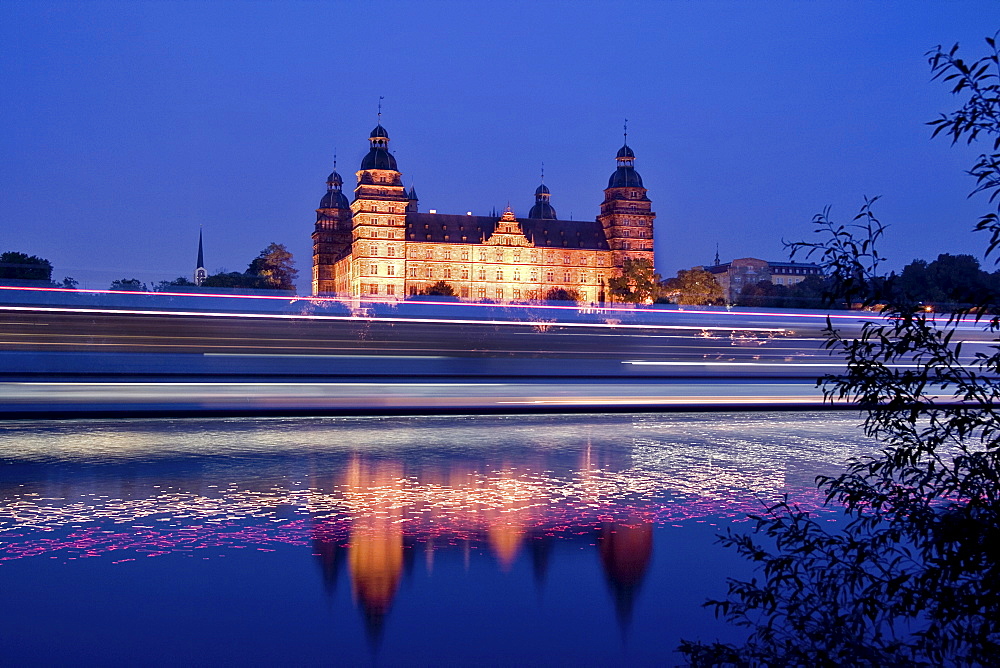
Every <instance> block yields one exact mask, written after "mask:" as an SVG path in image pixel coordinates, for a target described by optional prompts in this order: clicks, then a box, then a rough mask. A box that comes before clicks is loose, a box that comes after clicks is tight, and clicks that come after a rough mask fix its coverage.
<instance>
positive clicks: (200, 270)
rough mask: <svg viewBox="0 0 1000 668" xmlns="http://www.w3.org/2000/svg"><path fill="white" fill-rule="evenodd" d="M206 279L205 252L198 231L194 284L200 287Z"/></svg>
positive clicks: (199, 231)
mask: <svg viewBox="0 0 1000 668" xmlns="http://www.w3.org/2000/svg"><path fill="white" fill-rule="evenodd" d="M206 278H208V271H206V270H205V251H204V248H203V247H202V243H201V230H200V229H199V230H198V266H197V267H195V269H194V284H195V285H201V284H202V283H204V282H205V279H206Z"/></svg>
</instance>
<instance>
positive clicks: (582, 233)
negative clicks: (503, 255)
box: [406, 213, 610, 250]
mask: <svg viewBox="0 0 1000 668" xmlns="http://www.w3.org/2000/svg"><path fill="white" fill-rule="evenodd" d="M498 220H499V218H497V217H494V216H462V215H453V214H441V213H407V214H406V240H407V241H415V242H419V241H424V242H431V243H457V244H461V243H467V244H481V243H482V242H483V240H485V239H488V238H489V237H490V236H492V234H493V231H494V230H495V229H496V226H497V221H498ZM518 222H519V223H520V224H521V229H522V230H524V236H525V237H527V238H528V240H529V241H533V242H534V244H535V246H537V247H539V248H577V249H589V250H610V248H609V246H608V241H607V238H606V237H605V236H604V228H602V227H601V224H600V223H598V222H597V221H596V220H540V219H537V218H519V219H518ZM463 237H465V240H464V241H463Z"/></svg>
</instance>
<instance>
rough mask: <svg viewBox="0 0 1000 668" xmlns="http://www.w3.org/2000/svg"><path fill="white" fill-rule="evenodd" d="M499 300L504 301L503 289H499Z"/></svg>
mask: <svg viewBox="0 0 1000 668" xmlns="http://www.w3.org/2000/svg"><path fill="white" fill-rule="evenodd" d="M497 299H503V288H497Z"/></svg>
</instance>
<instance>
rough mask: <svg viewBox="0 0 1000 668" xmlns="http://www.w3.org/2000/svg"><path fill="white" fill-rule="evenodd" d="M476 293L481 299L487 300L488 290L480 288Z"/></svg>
mask: <svg viewBox="0 0 1000 668" xmlns="http://www.w3.org/2000/svg"><path fill="white" fill-rule="evenodd" d="M476 293H477V294H478V295H479V298H480V299H486V288H479V289H478V290H477V291H476Z"/></svg>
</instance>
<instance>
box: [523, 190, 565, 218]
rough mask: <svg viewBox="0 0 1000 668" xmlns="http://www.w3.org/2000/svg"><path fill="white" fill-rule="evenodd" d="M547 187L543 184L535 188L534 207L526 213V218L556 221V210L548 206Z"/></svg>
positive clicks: (549, 194) (548, 195)
mask: <svg viewBox="0 0 1000 668" xmlns="http://www.w3.org/2000/svg"><path fill="white" fill-rule="evenodd" d="M551 196H552V195H551V193H549V189H548V187H547V186H546V185H545V184H544V183H543V184H541V185H540V186H538V187H537V188H535V205H534V206H533V207H531V211H529V212H528V218H538V219H541V220H556V219H557V218H558V216H557V215H556V210H555V209H554V208H552V205H551V204H549V198H550V197H551Z"/></svg>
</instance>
